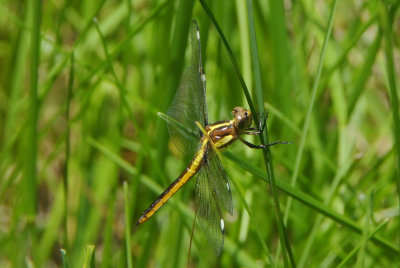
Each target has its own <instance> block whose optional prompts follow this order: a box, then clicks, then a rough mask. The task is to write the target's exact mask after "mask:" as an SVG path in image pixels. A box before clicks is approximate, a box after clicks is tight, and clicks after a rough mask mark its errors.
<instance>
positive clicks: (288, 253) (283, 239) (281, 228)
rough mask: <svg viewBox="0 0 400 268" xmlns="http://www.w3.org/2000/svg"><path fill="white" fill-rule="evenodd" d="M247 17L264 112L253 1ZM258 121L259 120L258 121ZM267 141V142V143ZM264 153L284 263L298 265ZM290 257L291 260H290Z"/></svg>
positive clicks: (257, 97)
mask: <svg viewBox="0 0 400 268" xmlns="http://www.w3.org/2000/svg"><path fill="white" fill-rule="evenodd" d="M247 17H248V22H249V32H250V46H251V52H252V53H251V58H252V64H253V74H254V81H255V83H254V84H255V90H254V91H255V101H256V104H257V107H258V109H257V111H258V112H263V110H264V96H263V86H262V82H261V71H260V64H259V57H258V47H257V40H256V32H255V26H254V18H253V6H252V1H251V0H247ZM256 123H257V122H256ZM260 140H261V144H269V142H268V141H269V139H268V127H267V126H266V127H265V130H264V132H263V135H262V136H261V137H260ZM265 142H266V143H265ZM263 155H264V164H265V168H266V170H267V174H268V177H269V184H270V188H271V192H272V197H273V199H274V209H275V216H276V222H277V226H278V232H279V238H280V243H281V246H282V247H281V249H282V252H283V260H284V265H285V267H288V266H289V260H290V265H291V266H292V267H295V266H296V262H295V260H294V256H293V252H292V249H291V247H290V243H289V239H288V236H287V234H286V231H285V225H284V222H283V220H282V214H281V209H280V204H279V198H278V193H277V190H276V184H275V175H274V169H273V165H272V155H271V151H270V149H269V147H267V149H266V150H263ZM288 257H289V260H288Z"/></svg>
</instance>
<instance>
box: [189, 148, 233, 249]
mask: <svg viewBox="0 0 400 268" xmlns="http://www.w3.org/2000/svg"><path fill="white" fill-rule="evenodd" d="M210 160H211V161H214V160H213V157H211V159H209V158H208V156H207V157H206V158H205V159H204V160H203V167H202V169H200V171H199V175H198V178H197V186H196V209H197V218H198V221H199V223H200V227H201V228H202V229H203V231H204V233H205V235H206V237H207V239H208V240H209V243H210V245H211V246H212V247H213V249H214V251H215V253H216V254H217V255H219V253H220V252H221V249H222V246H223V244H224V230H225V229H224V228H225V227H224V225H225V224H224V219H223V215H222V210H221V203H220V201H221V199H220V194H221V192H219V189H217V187H220V185H219V186H216V184H215V183H214V182H215V179H218V178H213V176H215V175H217V173H215V171H214V167H213V165H215V164H212V162H211V163H210V162H209V161H210ZM217 160H218V159H217ZM210 164H211V165H210ZM220 174H221V173H220ZM219 179H222V178H219ZM229 197H230V191H229ZM229 200H230V207H232V200H231V198H230V199H229ZM222 202H225V201H222ZM225 205H226V204H223V206H224V208H225ZM228 207H229V206H228ZM231 210H232V209H231Z"/></svg>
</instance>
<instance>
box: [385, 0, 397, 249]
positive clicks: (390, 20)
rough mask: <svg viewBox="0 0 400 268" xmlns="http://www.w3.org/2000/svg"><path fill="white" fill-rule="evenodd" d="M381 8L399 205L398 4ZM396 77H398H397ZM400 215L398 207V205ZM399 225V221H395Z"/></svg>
mask: <svg viewBox="0 0 400 268" xmlns="http://www.w3.org/2000/svg"><path fill="white" fill-rule="evenodd" d="M383 5H384V6H381V10H380V11H381V14H380V15H381V26H382V28H383V31H384V36H385V56H386V72H387V79H388V89H389V93H390V103H391V107H390V108H391V110H392V116H393V126H394V127H393V142H394V148H395V154H396V157H395V172H394V173H395V178H396V180H397V197H398V199H399V203H400V115H399V95H398V89H397V85H396V71H395V65H394V61H393V58H394V53H393V42H394V40H393V24H394V22H395V19H394V18H395V15H396V12H397V9H398V8H399V6H400V3H399V2H398V1H397V2H396V4H394V5H390V4H386V3H384V4H383ZM397 77H398V76H397ZM399 215H400V205H399ZM397 222H398V223H399V222H400V220H397ZM397 240H398V244H399V245H400V237H399V236H398V237H397Z"/></svg>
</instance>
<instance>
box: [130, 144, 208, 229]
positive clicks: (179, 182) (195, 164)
mask: <svg viewBox="0 0 400 268" xmlns="http://www.w3.org/2000/svg"><path fill="white" fill-rule="evenodd" d="M207 142H208V141H207V139H206V138H205V139H203V142H202V146H201V148H200V150H199V151H198V152H197V153H196V155H195V157H194V158H193V160H192V161H191V162H190V164H189V166H188V167H187V168H186V169H185V171H184V172H183V173H182V174H181V175H180V176H179V177H178V178H177V179H176V180H175V181H174V182H173V183H172V184H171V185H170V186H169V187H168V188H167V189H166V190H165V191H164V192H163V193H162V194H161V195H160V196H159V197H158V198H157V200H156V201H154V202H153V204H151V205H150V207H149V208H148V209H147V210H146V211H145V212H143V214H142V216H140V218H139V220H138V221H137V223H136V225H138V224H142V223H144V222H145V221H147V220H148V219H149V218H150V217H151V216H153V214H154V213H156V211H157V210H159V209H160V208H161V207H162V206H163V205H164V204H165V203H166V202H167V201H168V199H170V198H171V197H172V196H173V195H174V194H175V193H176V192H177V191H178V190H179V189H180V188H181V187H182V186H183V185H184V184H185V183H186V182H188V181H189V180H190V179H191V178H192V177H193V176H194V175H195V174H196V173H197V172H198V171H199V169H200V167H201V162H202V161H203V157H204V152H205V148H206V146H207Z"/></svg>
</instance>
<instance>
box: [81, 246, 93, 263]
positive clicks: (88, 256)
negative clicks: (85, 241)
mask: <svg viewBox="0 0 400 268" xmlns="http://www.w3.org/2000/svg"><path fill="white" fill-rule="evenodd" d="M94 249H95V246H94V245H87V246H86V248H85V258H84V260H83V268H95V267H96V263H95V254H94V253H95V251H94Z"/></svg>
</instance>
